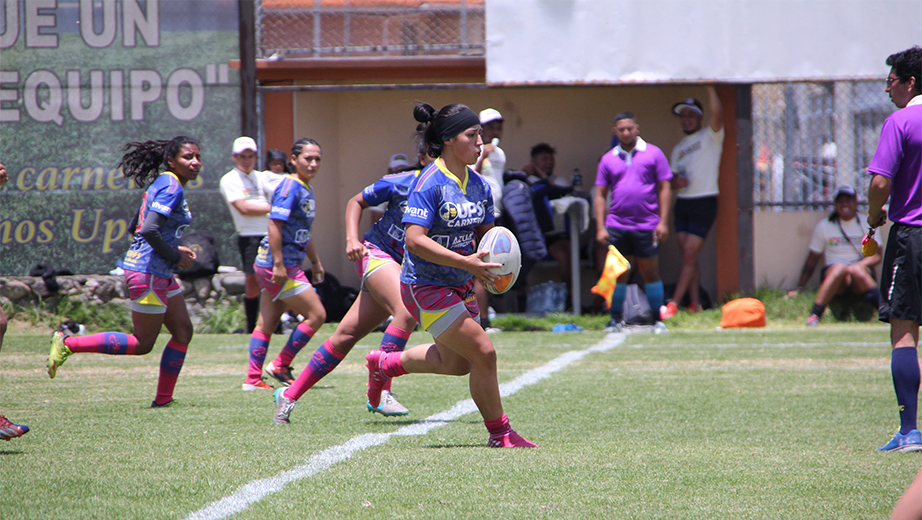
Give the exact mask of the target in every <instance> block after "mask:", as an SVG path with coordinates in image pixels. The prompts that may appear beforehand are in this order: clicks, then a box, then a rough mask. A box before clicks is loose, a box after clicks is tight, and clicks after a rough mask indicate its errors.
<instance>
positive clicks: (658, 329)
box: [653, 321, 669, 334]
mask: <svg viewBox="0 0 922 520" xmlns="http://www.w3.org/2000/svg"><path fill="white" fill-rule="evenodd" d="M666 332H669V329H667V328H666V324H665V323H663V322H661V321H658V322H656V323H654V324H653V333H654V334H665V333H666Z"/></svg>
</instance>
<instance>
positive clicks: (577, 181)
mask: <svg viewBox="0 0 922 520" xmlns="http://www.w3.org/2000/svg"><path fill="white" fill-rule="evenodd" d="M582 185H583V176H582V175H580V173H579V168H573V187H574V188H576V187H579V186H582Z"/></svg>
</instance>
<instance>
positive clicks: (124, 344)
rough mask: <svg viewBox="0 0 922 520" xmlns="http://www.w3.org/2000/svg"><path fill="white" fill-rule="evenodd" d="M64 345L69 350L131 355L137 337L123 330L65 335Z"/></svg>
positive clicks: (136, 343) (135, 345) (136, 344)
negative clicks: (86, 334)
mask: <svg viewBox="0 0 922 520" xmlns="http://www.w3.org/2000/svg"><path fill="white" fill-rule="evenodd" d="M64 346H66V347H67V348H69V349H70V351H71V352H96V353H98V354H109V355H114V356H133V355H134V352H135V349H136V348H137V347H138V338H136V337H135V336H133V335H131V334H125V333H124V332H100V333H98V334H91V335H89V336H67V337H65V338H64Z"/></svg>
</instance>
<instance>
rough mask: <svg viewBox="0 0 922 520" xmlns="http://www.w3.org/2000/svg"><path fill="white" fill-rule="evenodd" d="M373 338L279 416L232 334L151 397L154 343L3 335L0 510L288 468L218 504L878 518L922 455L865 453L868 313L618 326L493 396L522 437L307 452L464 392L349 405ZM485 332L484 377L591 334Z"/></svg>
mask: <svg viewBox="0 0 922 520" xmlns="http://www.w3.org/2000/svg"><path fill="white" fill-rule="evenodd" d="M331 331H332V328H331V326H330V325H326V326H324V328H323V329H322V330H321V332H320V333H319V334H318V336H317V337H316V338H314V340H313V341H312V342H311V343H310V344H309V345H308V347H306V349H307V350H309V351H313V349H314V348H316V347H317V346H318V345H319V344H320V341H321V340H322V339H323V338H324V337H325V336H326V335H328V334H329V333H330V332H331ZM618 336H620V335H618ZM380 337H381V336H380V334H375V335H372V336H370V337H369V338H366V339H365V340H363V341H362V342H361V343H360V345H359V346H357V347H356V349H355V351H354V352H352V353H351V354H350V355H349V356H348V357H347V358H346V360H345V361H344V362H343V363H342V364H341V365H340V367H339V368H338V369H337V370H336V371H335V372H333V373H332V374H331V375H330V376H328V377H327V378H326V379H324V380H323V381H322V382H321V386H320V387H318V388H315V389H313V390H311V391H310V392H308V393H307V394H306V395H305V396H304V397H303V398H302V399H301V402H300V403H299V405H298V408H297V409H296V410H295V411H294V413H293V414H292V417H291V419H292V424H291V425H290V426H286V427H278V426H274V425H273V424H272V421H271V416H272V413H273V411H274V405H273V404H272V403H271V398H270V395H269V394H268V393H267V392H265V393H257V392H242V391H241V390H240V383H241V382H242V381H243V375H244V371H245V369H246V357H247V349H246V343H247V339H248V338H247V337H245V336H241V335H199V336H196V337H195V338H194V340H193V344H192V346H191V347H190V352H189V356H188V358H187V360H186V365H185V368H184V370H183V374H182V376H181V377H180V380H179V384H178V386H177V392H176V398H177V403H176V404H175V405H174V406H172V407H169V408H166V409H150V408H148V405H149V404H150V401H151V400H152V399H153V394H154V389H155V385H156V376H157V366H158V364H159V352H160V350H161V349H162V344H163V343H164V342H165V340H162V341H161V342H160V346H159V347H158V348H157V349H156V350H155V352H157V354H150V355H148V356H144V357H135V358H128V357H110V356H103V355H94V354H84V355H75V356H73V357H71V358H70V359H69V360H68V361H67V364H66V365H64V366H63V368H61V369H60V370H59V371H58V376H57V378H56V379H54V380H49V379H48V377H47V375H46V374H45V371H44V360H45V356H46V353H47V337H46V336H27V335H8V336H7V337H6V339H5V341H4V346H3V351H2V353H0V385H2V388H3V389H4V392H3V394H2V395H3V397H2V400H0V413H3V414H5V415H7V416H8V417H9V418H10V419H12V420H14V421H15V422H20V423H24V424H27V425H29V426H30V427H31V428H32V431H31V432H29V433H28V434H27V435H26V436H24V437H22V438H19V439H14V440H12V441H10V442H9V443H2V445H0V467H2V468H3V470H4V471H3V472H4V478H3V479H0V510H2V511H3V517H4V518H6V517H9V518H18V517H41V518H67V519H74V518H185V517H187V516H188V515H190V514H192V513H194V512H196V511H200V510H202V509H203V508H205V507H206V506H208V505H209V504H211V503H212V502H214V501H217V500H220V499H222V498H224V497H227V496H231V495H233V494H234V493H235V492H238V490H240V489H241V487H242V486H244V485H246V484H248V483H251V482H254V481H260V483H258V484H257V485H256V487H260V486H262V485H264V482H265V481H262V480H261V479H270V478H272V477H276V476H280V475H282V476H284V472H286V471H287V470H292V469H298V470H299V471H306V474H307V476H303V478H293V479H291V482H290V483H288V484H287V486H285V487H283V488H282V489H281V490H280V491H278V492H276V493H272V494H268V495H266V496H264V497H262V498H261V499H260V500H258V501H256V502H254V503H252V504H250V505H249V507H248V508H246V509H245V510H243V511H242V512H240V513H239V514H237V515H236V516H234V518H252V519H260V520H264V519H268V518H282V517H286V518H287V517H291V518H317V519H329V518H360V519H364V518H401V519H430V518H445V519H455V518H502V519H527V520H534V519H545V518H546V519H559V518H568V519H583V518H585V519H596V518H598V519H611V518H701V519H714V518H727V519H730V518H732V519H739V518H767V519H778V518H785V519H787V518H823V519H826V518H850V519H851V518H886V517H887V516H888V514H889V512H890V510H891V509H892V507H893V504H894V503H895V502H896V500H897V498H898V497H899V496H900V495H901V494H902V492H903V490H904V489H905V488H906V487H907V486H908V485H909V482H910V481H911V480H912V477H913V475H915V473H916V472H917V471H918V469H919V466H920V465H922V456H920V455H922V454H912V453H910V454H899V453H878V452H876V451H875V449H876V448H877V447H878V446H880V445H881V444H883V443H884V442H886V441H887V440H888V439H889V437H890V436H891V435H892V434H893V431H894V430H895V428H896V427H897V425H898V419H897V413H896V406H895V398H894V396H893V388H892V383H891V380H890V371H889V350H890V348H889V344H888V333H887V328H886V327H885V326H883V325H875V324H870V325H823V326H821V327H818V328H813V329H807V328H806V327H802V328H799V329H796V328H790V327H789V328H784V329H781V330H766V329H763V330H744V331H719V332H718V331H692V332H682V331H678V330H674V331H673V332H670V333H669V334H664V335H657V336H654V335H651V334H640V333H637V334H628V335H626V337H624V341H623V342H622V343H620V344H617V345H616V346H614V348H611V349H610V350H605V351H602V352H589V353H586V354H585V355H584V356H583V357H582V358H580V359H578V360H577V361H574V362H572V363H571V364H569V365H567V366H565V367H564V368H562V369H561V370H559V371H557V372H554V373H553V374H551V375H550V376H549V377H547V378H546V379H543V380H540V381H537V382H535V383H534V384H530V385H527V386H524V387H523V388H521V389H520V390H518V391H517V392H515V393H514V394H512V395H510V396H508V397H506V398H505V399H504V405H505V408H506V411H507V413H508V415H509V417H510V419H511V421H512V425H513V427H515V428H516V429H517V430H518V431H519V432H520V433H522V434H523V435H525V436H526V437H528V438H530V439H531V440H533V441H535V442H537V443H538V444H539V445H540V448H538V449H536V450H514V449H507V450H496V449H488V448H485V447H483V446H484V444H485V442H486V438H487V435H486V430H485V429H484V427H483V424H482V421H481V419H480V416H479V414H477V413H470V414H467V415H463V416H461V417H460V418H458V419H455V420H451V421H449V422H448V423H447V424H445V425H444V426H441V427H434V428H433V429H431V430H429V431H428V432H427V433H425V434H423V435H392V436H390V437H389V438H387V439H386V441H384V442H382V443H380V444H377V445H374V446H371V447H368V448H366V449H361V450H356V451H355V452H354V453H353V454H352V456H351V457H349V458H347V459H345V460H343V461H342V462H338V463H335V464H333V465H331V466H329V467H323V468H320V469H316V468H314V469H310V468H309V467H308V468H307V469H305V468H306V467H305V465H306V464H307V463H308V462H309V461H311V460H312V457H314V456H317V455H318V454H322V453H324V450H327V449H329V448H333V447H337V446H340V445H343V444H344V443H347V442H348V441H349V440H350V439H355V438H356V437H358V436H361V435H364V434H391V433H393V432H396V431H398V430H399V429H400V428H402V427H404V426H407V425H412V424H416V421H419V420H422V419H425V418H427V417H430V416H432V415H433V414H436V413H439V412H443V411H446V410H448V409H450V408H451V407H452V406H453V405H454V404H455V403H457V402H458V401H461V400H464V399H467V398H469V394H468V392H467V379H466V378H452V377H445V376H428V375H409V376H405V377H402V378H399V379H397V380H396V381H395V383H394V391H395V392H397V393H398V394H399V395H400V400H401V402H402V403H404V404H405V405H407V406H408V407H409V408H410V409H411V411H412V412H411V414H410V415H409V416H407V417H405V418H383V417H381V416H379V415H372V414H369V413H368V412H366V411H365V409H364V383H365V369H364V367H363V359H362V357H363V356H364V354H365V353H366V352H367V350H368V349H369V348H371V347H373V346H376V345H377V342H378V341H380ZM492 337H493V339H494V342H495V344H496V345H497V349H498V352H499V360H500V381H501V382H510V381H513V380H515V379H516V378H518V377H520V376H523V375H525V374H528V373H529V371H530V370H533V369H536V368H539V367H541V366H543V365H545V364H546V363H548V362H550V361H552V360H555V359H558V358H559V357H560V356H561V355H564V354H566V353H567V352H571V351H585V350H586V349H588V348H590V347H592V346H593V345H597V344H600V342H602V341H603V340H605V339H606V336H605V335H604V334H603V333H600V332H582V333H565V334H554V333H538V332H531V333H528V332H521V333H501V334H497V335H494V336H492ZM613 337H616V336H609V337H608V338H609V339H612V338H613ZM426 338H427V337H426V336H425V335H424V334H420V333H417V334H415V335H414V337H413V338H411V344H412V343H413V342H414V341H416V342H422V341H425V340H426ZM283 340H284V338H283V337H276V338H274V340H273V347H272V349H271V350H270V356H273V355H275V353H277V352H278V349H279V348H280V346H281V344H282V342H283ZM308 355H309V352H304V353H302V354H301V356H300V357H299V358H298V359H296V360H295V365H296V367H297V368H301V367H303V366H304V363H305V362H306V360H307V356H308ZM368 438H369V437H360V438H359V439H360V440H361V439H368ZM313 460H314V462H316V458H315V459H313ZM211 518H216V516H211Z"/></svg>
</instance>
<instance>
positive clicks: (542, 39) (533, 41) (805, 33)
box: [485, 0, 922, 85]
mask: <svg viewBox="0 0 922 520" xmlns="http://www.w3.org/2000/svg"><path fill="white" fill-rule="evenodd" d="M485 4H486V10H487V12H486V15H487V16H486V18H487V53H486V55H487V83H488V84H491V85H502V84H536V83H537V84H542V83H543V84H574V83H580V84H581V83H587V84H617V83H639V82H643V83H651V82H665V83H687V82H699V81H721V82H738V83H749V82H762V81H778V80H819V79H844V78H852V79H854V78H862V77H864V78H876V77H880V78H884V77H886V73H887V67H886V65H885V63H884V60H885V59H886V57H887V56H888V55H890V54H892V53H894V52H897V51H901V50H904V49H907V48H909V47H911V46H913V45H922V0H489V1H487V2H485Z"/></svg>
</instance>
